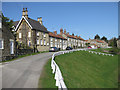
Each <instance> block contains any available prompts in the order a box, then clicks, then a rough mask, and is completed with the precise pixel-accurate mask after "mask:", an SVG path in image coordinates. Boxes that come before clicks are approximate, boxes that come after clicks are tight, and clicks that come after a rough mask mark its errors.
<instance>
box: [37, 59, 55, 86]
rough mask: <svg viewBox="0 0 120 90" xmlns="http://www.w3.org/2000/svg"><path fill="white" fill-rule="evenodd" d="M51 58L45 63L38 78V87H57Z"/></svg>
mask: <svg viewBox="0 0 120 90" xmlns="http://www.w3.org/2000/svg"><path fill="white" fill-rule="evenodd" d="M50 64H51V59H49V61H48V62H47V63H46V64H45V66H44V68H43V70H42V74H41V76H40V79H39V83H38V88H57V87H56V86H55V79H54V75H53V74H52V69H51V65H50Z"/></svg>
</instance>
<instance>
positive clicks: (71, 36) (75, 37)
mask: <svg viewBox="0 0 120 90" xmlns="http://www.w3.org/2000/svg"><path fill="white" fill-rule="evenodd" d="M65 35H66V36H67V37H70V38H74V39H80V40H83V41H84V39H83V38H81V37H80V36H79V37H78V36H73V35H69V34H65Z"/></svg>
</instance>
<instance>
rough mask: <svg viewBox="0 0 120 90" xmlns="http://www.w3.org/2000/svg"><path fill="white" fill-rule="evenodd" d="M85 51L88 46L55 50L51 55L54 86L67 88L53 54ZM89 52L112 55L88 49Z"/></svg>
mask: <svg viewBox="0 0 120 90" xmlns="http://www.w3.org/2000/svg"><path fill="white" fill-rule="evenodd" d="M80 50H81V51H83V50H84V51H87V50H89V49H88V48H84V49H74V50H69V51H59V52H56V53H54V54H53V55H52V60H51V67H52V73H53V74H55V80H56V86H57V87H58V89H65V90H67V87H66V85H65V82H64V80H63V77H62V73H61V71H60V68H59V67H58V65H57V64H56V62H55V61H54V59H55V56H58V55H61V54H65V53H71V52H73V51H80ZM88 52H91V53H95V54H99V55H100V54H102V55H109V56H113V55H112V54H105V53H100V52H95V51H88Z"/></svg>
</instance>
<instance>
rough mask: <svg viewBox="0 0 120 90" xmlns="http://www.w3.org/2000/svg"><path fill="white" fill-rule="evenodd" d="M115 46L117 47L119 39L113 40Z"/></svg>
mask: <svg viewBox="0 0 120 90" xmlns="http://www.w3.org/2000/svg"><path fill="white" fill-rule="evenodd" d="M113 46H114V47H117V39H116V38H115V37H114V39H113Z"/></svg>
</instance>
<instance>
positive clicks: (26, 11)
mask: <svg viewBox="0 0 120 90" xmlns="http://www.w3.org/2000/svg"><path fill="white" fill-rule="evenodd" d="M25 17H26V18H27V19H28V10H27V8H26V10H25Z"/></svg>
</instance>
